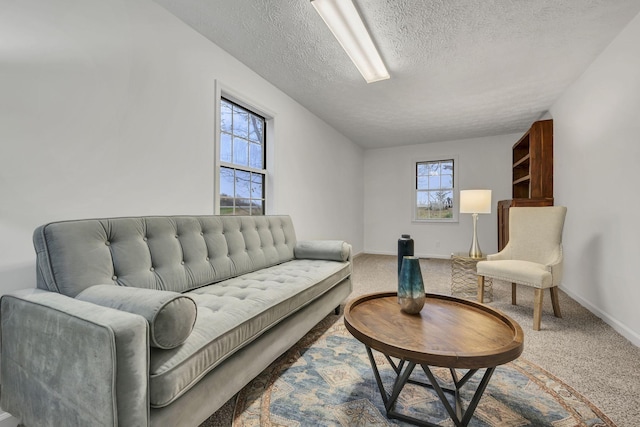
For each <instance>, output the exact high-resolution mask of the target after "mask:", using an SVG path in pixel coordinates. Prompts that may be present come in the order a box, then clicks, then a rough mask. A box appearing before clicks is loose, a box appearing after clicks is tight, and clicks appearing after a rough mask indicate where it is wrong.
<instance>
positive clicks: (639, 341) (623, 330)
mask: <svg viewBox="0 0 640 427" xmlns="http://www.w3.org/2000/svg"><path fill="white" fill-rule="evenodd" d="M559 287H560V289H561V290H562V291H563V292H565V293H566V294H567V295H569V296H570V297H571V298H573V299H574V300H576V301H578V303H580V305H581V306H583V307H584V308H586V309H587V310H589V311H590V312H592V313H593V314H595V315H596V316H598V317H599V318H600V319H602V320H604V322H605V323H606V324H607V325H609V326H611V327H612V328H613V329H614V330H615V331H616V332H618V333H619V334H620V335H622V336H623V337H625V338H626V339H628V340H629V341H631V342H632V343H633V345H635V346H636V347H640V335H639V334H638V333H636V332H634V331H632V330H631V329H629V328H628V327H627V326H626V325H623V324H622V323H620V321H618V320H617V319H615V318H613V317H611V315H609V314H608V313H605V312H604V311H602V310H600V309H599V308H598V307H596V306H594V305H593V304H591V303H590V302H589V301H587V300H585V299H584V298H582V297H580V296H578V295H576V294H575V293H573V292H572V291H570V290H568V289H567V288H565V287H564V286H562V285H560V286H559Z"/></svg>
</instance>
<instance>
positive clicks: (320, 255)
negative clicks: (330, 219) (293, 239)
mask: <svg viewBox="0 0 640 427" xmlns="http://www.w3.org/2000/svg"><path fill="white" fill-rule="evenodd" d="M293 253H294V255H295V257H296V258H298V259H326V260H330V261H342V262H344V261H351V245H350V244H348V243H347V242H344V241H342V240H301V241H299V242H298V243H297V244H296V247H295V248H294V250H293Z"/></svg>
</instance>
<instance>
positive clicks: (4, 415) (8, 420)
mask: <svg viewBox="0 0 640 427" xmlns="http://www.w3.org/2000/svg"><path fill="white" fill-rule="evenodd" d="M19 422H20V420H18V419H17V418H15V417H13V416H12V415H11V414H10V413H8V412H5V411H3V410H2V409H1V408H0V427H16V426H17V425H18V423H19Z"/></svg>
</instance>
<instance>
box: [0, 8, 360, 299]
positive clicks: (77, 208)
mask: <svg viewBox="0 0 640 427" xmlns="http://www.w3.org/2000/svg"><path fill="white" fill-rule="evenodd" d="M0 8H1V9H2V14H0V40H1V42H0V150H1V151H0V236H1V238H0V293H6V292H8V291H10V290H13V289H18V288H23V287H33V286H34V284H35V256H34V251H33V246H32V243H31V236H32V233H33V230H34V228H35V227H36V226H38V225H39V224H43V223H46V222H49V221H54V220H62V219H72V218H86V217H105V216H125V215H164V214H210V213H212V212H213V188H214V187H213V185H214V173H213V169H212V165H213V153H214V147H213V140H214V131H213V129H214V118H215V114H216V103H215V87H216V80H217V81H218V82H220V83H221V84H223V85H224V86H225V87H228V88H232V89H233V90H234V92H235V93H240V94H246V96H247V101H250V102H251V101H253V102H255V103H257V104H259V105H260V106H263V107H266V108H268V109H269V111H271V112H273V113H274V114H275V140H274V141H270V142H272V143H273V144H275V147H274V157H273V158H272V159H271V160H272V164H273V166H274V175H273V179H274V184H275V185H274V187H275V188H274V192H273V193H272V194H271V197H272V201H271V203H270V206H272V207H273V209H272V211H271V212H268V213H274V214H275V213H286V214H290V215H291V216H292V217H293V220H294V224H295V225H296V231H297V234H298V238H299V239H305V238H316V237H317V238H331V239H334V238H335V239H338V238H339V239H345V240H348V241H349V242H351V243H352V244H353V245H354V249H355V251H357V252H360V251H362V248H363V237H362V236H363V233H362V212H363V198H362V185H363V183H362V179H363V178H362V176H363V164H364V163H363V152H362V150H361V149H360V148H359V147H357V146H356V145H355V144H353V143H352V142H351V141H349V140H348V139H346V138H345V137H344V136H342V135H341V134H339V133H338V132H336V131H335V130H334V129H332V128H331V127H329V126H328V125H326V124H325V123H324V122H323V121H321V120H319V119H318V118H317V117H316V116H314V115H312V114H311V113H310V112H309V111H308V110H306V109H304V108H303V107H301V106H300V105H299V104H297V103H296V102H294V101H293V100H292V99H291V98H289V97H288V96H286V95H284V94H283V93H282V92H281V91H279V90H278V89H276V88H275V87H273V86H272V85H271V84H269V83H267V82H266V81H265V80H263V79H262V78H260V77H259V76H258V75H257V74H255V73H254V72H253V71H251V70H250V69H248V68H247V67H245V66H244V65H243V64H241V63H240V62H238V61H237V60H235V59H234V58H233V57H231V56H229V55H228V54H227V53H226V52H224V51H223V50H221V49H220V48H219V47H217V46H216V45H214V44H213V43H211V42H209V41H208V40H206V39H205V38H203V37H202V36H200V35H199V34H197V33H196V32H194V31H193V30H191V29H190V28H188V27H187V26H186V25H185V24H183V23H182V22H181V21H179V20H178V19H177V18H175V17H173V16H172V15H170V14H169V13H168V12H166V11H165V10H164V9H162V8H161V7H160V6H158V5H156V4H155V3H152V2H150V1H148V0H110V1H102V0H82V1H80V0H23V1H20V2H15V1H8V0H0Z"/></svg>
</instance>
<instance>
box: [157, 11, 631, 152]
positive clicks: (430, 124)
mask: <svg viewBox="0 0 640 427" xmlns="http://www.w3.org/2000/svg"><path fill="white" fill-rule="evenodd" d="M155 1H156V2H157V3H158V4H160V5H162V6H163V7H165V8H166V9H167V10H169V11H170V12H171V13H173V14H174V15H176V16H177V17H178V18H180V19H181V20H183V21H184V22H185V23H187V24H188V25H190V26H191V27H193V28H194V29H195V30H197V31H198V32H200V33H201V34H203V35H204V36H205V37H207V38H209V39H210V40H212V41H213V42H215V43H216V44H217V45H218V46H220V47H221V48H223V49H224V50H226V51H227V52H229V53H230V54H231V55H233V56H234V57H236V58H238V59H239V60H240V61H242V62H243V63H244V64H246V65H247V66H249V67H250V68H251V69H253V70H254V71H255V72H257V73H258V74H260V75H261V76H262V77H264V78H265V79H266V80H268V81H270V82H271V83H272V84H274V85H275V86H276V87H278V88H280V89H281V90H282V91H283V92H285V93H287V94H288V95H289V96H291V97H292V98H294V99H295V100H297V101H298V102H299V103H300V104H302V105H304V106H305V107H306V108H308V109H309V110H310V111H312V112H313V113H315V114H316V115H317V116H319V117H321V118H322V119H323V120H325V121H326V122H327V123H329V124H330V125H332V126H333V127H334V128H336V129H337V130H339V131H340V132H342V133H343V134H344V135H345V136H347V137H348V138H350V139H351V140H352V141H354V142H355V143H357V144H358V145H360V146H362V147H365V148H373V147H388V146H397V145H408V144H419V143H424V142H435V141H448V140H455V139H463V138H472V137H481V136H491V135H500V134H507V133H516V132H523V131H525V130H526V129H527V128H528V127H529V126H530V125H531V123H532V122H534V121H535V120H537V119H539V118H540V117H541V116H543V115H544V114H545V113H546V111H547V110H548V109H549V108H550V107H551V105H552V104H553V103H554V101H555V100H556V99H557V98H558V97H559V96H560V95H561V94H562V92H563V91H564V90H565V89H566V88H567V87H568V86H569V85H570V84H571V83H573V82H574V81H575V80H576V79H577V78H578V77H579V76H580V74H582V72H584V71H585V69H586V68H587V67H588V65H589V64H590V63H591V62H592V61H593V60H594V59H595V58H596V57H597V56H598V54H599V53H600V52H602V50H603V49H604V48H605V47H606V46H607V45H608V44H609V43H610V42H611V41H612V40H613V39H614V37H615V36H616V35H617V34H619V33H620V31H621V30H622V29H623V28H624V26H625V25H626V24H627V23H628V22H629V21H631V19H632V18H633V17H634V16H635V15H637V14H638V13H639V12H640V0H482V1H471V0H428V1H426V0H425V1H423V0H354V3H356V6H357V7H358V8H359V10H360V13H361V15H362V16H363V19H364V20H365V23H366V25H367V26H368V28H369V30H370V32H371V34H372V37H373V39H374V42H375V43H376V45H377V46H378V48H379V50H380V52H381V55H382V57H383V59H384V61H385V63H386V64H387V68H388V69H389V73H390V74H391V79H390V80H385V81H381V82H377V83H372V84H367V83H366V82H365V81H364V79H363V78H362V77H361V76H360V74H359V73H358V71H357V69H356V68H355V66H354V65H353V64H352V63H351V61H350V60H349V58H348V56H347V54H346V53H345V52H344V51H343V50H342V49H341V47H340V45H339V44H338V42H337V41H336V40H335V38H334V37H333V35H332V34H331V32H330V31H329V29H328V28H327V27H326V26H325V25H324V22H323V21H322V19H321V18H320V16H319V15H318V14H317V13H316V12H315V10H314V8H313V6H312V5H311V4H310V2H309V0H215V1H212V0H155ZM594 101H595V100H594Z"/></svg>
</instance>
